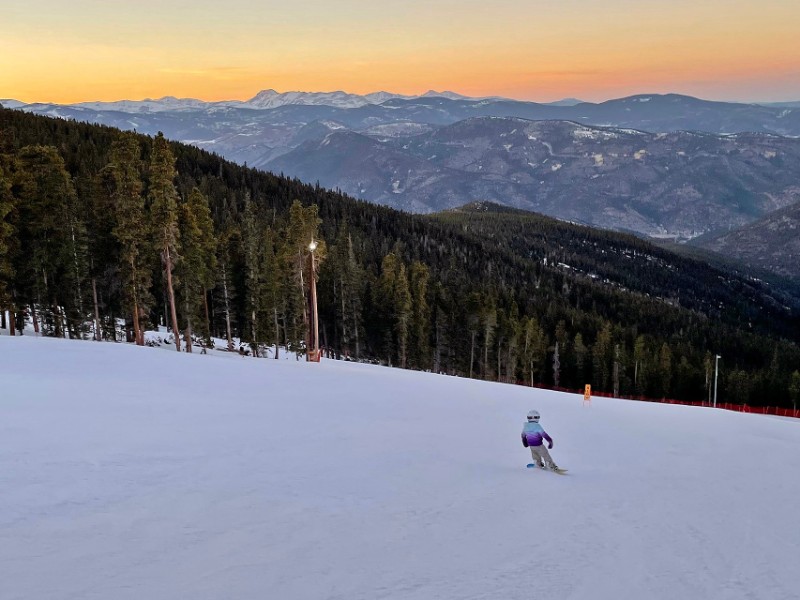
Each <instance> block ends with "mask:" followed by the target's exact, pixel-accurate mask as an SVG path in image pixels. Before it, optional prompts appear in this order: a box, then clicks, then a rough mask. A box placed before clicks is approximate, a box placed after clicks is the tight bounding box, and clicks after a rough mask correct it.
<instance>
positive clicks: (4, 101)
mask: <svg viewBox="0 0 800 600" xmlns="http://www.w3.org/2000/svg"><path fill="white" fill-rule="evenodd" d="M25 105H26V104H25V102H20V101H19V100H14V99H13V98H0V106H2V107H3V108H20V107H21V106H25Z"/></svg>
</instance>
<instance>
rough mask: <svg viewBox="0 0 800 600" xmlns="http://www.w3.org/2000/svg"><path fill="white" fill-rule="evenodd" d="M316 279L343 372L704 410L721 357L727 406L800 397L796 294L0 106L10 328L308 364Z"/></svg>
mask: <svg viewBox="0 0 800 600" xmlns="http://www.w3.org/2000/svg"><path fill="white" fill-rule="evenodd" d="M312 241H315V242H316V243H317V244H316V249H315V250H314V255H313V258H314V264H315V265H316V268H314V269H312V267H311V264H312V261H311V250H310V249H309V244H310V242H312ZM312 277H314V278H316V282H317V283H316V285H317V294H318V298H319V337H320V345H321V347H322V348H323V353H324V356H326V357H328V358H337V359H348V360H359V361H371V362H379V363H382V364H386V365H391V366H394V367H401V368H411V369H420V370H430V371H434V372H440V373H445V374H451V375H458V376H463V377H473V378H481V379H487V380H494V381H504V382H512V383H521V384H525V385H539V386H547V387H555V388H564V389H580V388H582V387H583V385H584V384H587V383H588V384H591V385H592V387H593V388H594V389H595V390H598V391H601V392H605V393H608V394H613V395H622V396H641V397H650V398H674V399H678V400H691V401H699V400H707V399H708V398H709V397H710V395H711V393H712V387H713V380H714V362H715V359H714V357H715V355H717V354H719V355H721V356H722V359H721V360H720V371H719V399H720V401H724V402H733V403H742V404H749V405H774V406H795V407H796V406H797V402H798V399H800V398H799V396H800V372H799V371H800V346H798V341H799V340H800V294H798V292H797V288H796V287H795V285H796V284H795V283H792V282H788V283H786V284H785V285H784V284H782V283H781V282H776V281H766V280H764V279H761V278H757V277H754V276H752V274H751V275H747V274H743V273H740V272H737V271H735V270H733V269H728V268H724V267H720V266H719V265H717V266H711V265H709V264H708V263H707V262H705V261H703V260H699V259H695V258H691V257H688V256H679V255H677V254H674V253H672V252H669V251H668V250H666V249H663V248H659V247H657V246H655V245H653V244H651V243H649V242H647V241H645V240H641V239H639V238H636V237H633V236H629V235H625V234H621V233H614V232H606V231H600V230H596V229H591V228H588V227H583V226H580V225H575V224H569V223H563V222H558V221H555V220H553V219H549V218H546V217H542V216H539V215H535V214H532V213H525V212H522V211H515V210H513V209H505V208H503V207H499V206H495V205H491V204H486V203H474V204H468V205H465V206H464V207H463V208H462V209H459V210H455V211H449V212H446V213H440V214H436V215H427V216H425V215H412V214H408V213H404V212H400V211H396V210H392V209H389V208H386V207H381V206H377V205H373V204H370V203H367V202H363V201H359V200H356V199H353V198H350V197H347V196H345V195H343V194H341V193H339V192H337V191H331V190H325V189H322V188H320V187H319V186H314V185H308V184H304V183H302V182H300V181H298V180H295V179H290V178H287V177H283V176H281V175H277V174H271V173H266V172H262V171H258V170H255V169H251V168H248V167H246V166H240V165H236V164H233V163H231V162H228V161H226V160H224V159H222V158H220V157H219V156H216V155H214V154H212V153H209V152H206V151H203V150H200V149H198V148H195V147H192V146H188V145H184V144H178V143H173V142H170V141H168V140H166V139H165V138H164V137H163V136H162V135H158V136H156V137H148V136H143V135H138V134H135V133H124V132H121V131H119V130H116V129H112V128H109V127H104V126H100V125H92V124H86V123H77V122H73V121H67V120H62V119H53V118H48V117H42V116H35V115H30V114H26V113H22V112H20V111H14V110H7V109H1V108H0V313H2V315H3V317H2V320H3V322H2V323H0V326H2V328H4V329H8V330H9V331H10V332H11V333H20V332H21V330H22V329H23V325H24V324H25V323H32V324H33V327H34V328H35V329H36V331H37V332H39V333H40V334H42V335H50V336H59V337H70V338H85V339H90V338H95V339H97V340H98V341H117V342H122V341H127V342H130V343H136V344H144V343H145V336H144V332H145V331H146V330H148V329H151V328H153V327H155V326H156V325H163V326H166V327H168V328H169V329H170V330H171V331H172V332H173V334H174V335H173V336H172V338H171V342H172V343H174V345H175V348H176V350H179V351H192V350H193V349H194V351H197V350H198V349H203V348H205V347H207V346H208V345H209V344H211V343H212V341H211V339H212V338H216V339H222V340H226V345H227V348H228V349H229V350H231V351H241V352H246V354H248V355H249V356H253V357H265V356H267V355H268V354H269V355H270V356H276V355H277V356H279V355H280V352H281V351H282V349H284V348H285V349H288V350H289V351H292V352H296V353H297V354H298V355H299V356H301V355H303V354H304V353H305V351H306V348H307V343H308V339H307V335H308V333H307V332H308V330H309V320H310V318H311V317H310V314H309V287H310V286H309V282H310V281H311V278H312ZM6 311H8V314H9V315H10V318H9V319H8V321H9V322H6V320H7V319H6V316H5V315H6ZM120 322H122V323H125V326H124V327H123V328H122V330H120V328H119V327H118V325H117V324H118V323H120ZM235 339H237V340H242V342H243V345H242V347H241V348H240V347H239V346H238V345H236V344H235V342H234V340H235ZM0 360H2V358H0Z"/></svg>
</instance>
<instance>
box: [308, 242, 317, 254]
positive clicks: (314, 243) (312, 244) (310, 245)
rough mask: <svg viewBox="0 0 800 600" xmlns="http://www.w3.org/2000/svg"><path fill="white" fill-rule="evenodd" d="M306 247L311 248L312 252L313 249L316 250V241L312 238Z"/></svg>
mask: <svg viewBox="0 0 800 600" xmlns="http://www.w3.org/2000/svg"><path fill="white" fill-rule="evenodd" d="M308 249H309V250H311V251H312V252H313V251H314V250H316V249H317V242H315V241H314V240H311V243H310V244H309V245H308Z"/></svg>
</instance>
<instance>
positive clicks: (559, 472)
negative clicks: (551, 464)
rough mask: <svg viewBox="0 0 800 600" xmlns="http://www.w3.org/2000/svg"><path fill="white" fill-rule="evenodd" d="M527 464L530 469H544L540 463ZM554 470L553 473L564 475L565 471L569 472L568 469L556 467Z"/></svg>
mask: <svg viewBox="0 0 800 600" xmlns="http://www.w3.org/2000/svg"><path fill="white" fill-rule="evenodd" d="M525 466H526V467H528V468H529V469H542V467H540V466H539V465H535V464H534V463H528V464H527V465H525ZM542 470H543V471H551V469H542ZM552 472H553V473H558V474H559V475H563V474H564V473H566V472H567V469H556V470H555V471H552Z"/></svg>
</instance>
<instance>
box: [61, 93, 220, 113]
mask: <svg viewBox="0 0 800 600" xmlns="http://www.w3.org/2000/svg"><path fill="white" fill-rule="evenodd" d="M209 104H210V103H209V102H204V101H202V100H197V99H195V98H175V97H174V96H164V97H163V98H158V99H155V100H154V99H152V98H145V99H144V100H118V101H114V102H79V103H77V104H72V105H71V106H74V107H77V108H88V109H90V110H97V111H108V110H112V111H118V112H126V113H147V112H168V111H169V112H174V111H182V110H203V109H205V108H207V107H208V106H209Z"/></svg>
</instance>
